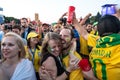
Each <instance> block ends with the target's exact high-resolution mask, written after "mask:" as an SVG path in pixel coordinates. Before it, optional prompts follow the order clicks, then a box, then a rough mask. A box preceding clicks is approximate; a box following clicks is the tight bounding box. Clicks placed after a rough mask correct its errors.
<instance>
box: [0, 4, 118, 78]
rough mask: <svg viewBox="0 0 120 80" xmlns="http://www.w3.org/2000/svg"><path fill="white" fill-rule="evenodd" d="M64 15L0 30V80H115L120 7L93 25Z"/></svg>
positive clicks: (2, 25) (21, 20)
mask: <svg viewBox="0 0 120 80" xmlns="http://www.w3.org/2000/svg"><path fill="white" fill-rule="evenodd" d="M67 14H68V13H67V12H66V13H64V14H62V15H61V17H60V18H59V19H58V20H56V23H54V24H48V23H44V22H41V21H40V20H37V21H35V22H29V21H28V19H27V18H21V19H20V24H16V23H15V21H14V20H12V21H11V22H10V23H9V24H8V23H3V24H0V43H1V46H0V48H1V50H0V80H119V79H120V48H119V47H120V43H119V41H120V34H119V32H120V6H119V7H118V6H116V12H115V13H114V14H109V15H107V14H106V15H104V16H102V17H101V18H100V19H99V21H95V22H94V23H90V22H89V21H87V20H88V18H89V17H90V16H91V14H88V15H86V17H85V18H83V19H82V20H80V21H78V19H77V18H76V15H79V14H75V13H74V14H73V21H72V23H68V22H67V18H66V16H67Z"/></svg>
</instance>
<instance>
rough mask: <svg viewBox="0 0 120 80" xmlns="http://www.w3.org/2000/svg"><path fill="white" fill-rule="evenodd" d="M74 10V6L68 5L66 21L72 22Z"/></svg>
mask: <svg viewBox="0 0 120 80" xmlns="http://www.w3.org/2000/svg"><path fill="white" fill-rule="evenodd" d="M74 11H75V7H74V6H69V9H68V18H67V22H68V23H72V20H73V13H74Z"/></svg>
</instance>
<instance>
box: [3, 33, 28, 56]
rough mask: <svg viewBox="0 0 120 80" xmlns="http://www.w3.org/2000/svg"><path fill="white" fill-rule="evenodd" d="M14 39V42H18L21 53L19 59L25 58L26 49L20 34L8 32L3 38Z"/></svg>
mask: <svg viewBox="0 0 120 80" xmlns="http://www.w3.org/2000/svg"><path fill="white" fill-rule="evenodd" d="M8 36H11V37H14V40H15V41H16V43H17V45H18V47H19V48H20V50H21V51H20V52H19V55H18V56H19V58H25V55H26V52H25V48H24V44H23V40H22V38H21V36H19V35H18V34H16V33H14V32H8V33H6V34H5V35H4V37H3V38H5V37H8Z"/></svg>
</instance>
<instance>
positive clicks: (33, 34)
mask: <svg viewBox="0 0 120 80" xmlns="http://www.w3.org/2000/svg"><path fill="white" fill-rule="evenodd" d="M33 37H38V38H40V35H39V34H38V33H36V32H30V33H29V34H28V36H27V40H28V39H30V38H33Z"/></svg>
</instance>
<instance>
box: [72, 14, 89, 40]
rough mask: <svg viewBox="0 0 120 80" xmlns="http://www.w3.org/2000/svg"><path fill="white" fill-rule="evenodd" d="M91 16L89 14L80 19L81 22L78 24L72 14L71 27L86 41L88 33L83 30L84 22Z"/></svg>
mask: <svg viewBox="0 0 120 80" xmlns="http://www.w3.org/2000/svg"><path fill="white" fill-rule="evenodd" d="M90 16H91V14H88V15H86V16H85V18H83V19H82V21H81V22H80V23H79V22H78V20H77V19H76V15H75V14H74V16H73V25H74V27H75V29H76V30H77V31H78V32H79V34H80V35H81V36H83V37H84V38H85V39H86V40H87V38H88V34H89V33H88V32H87V31H86V30H85V29H84V26H85V25H84V24H85V22H86V20H87V19H88V18H89V17H90Z"/></svg>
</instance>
